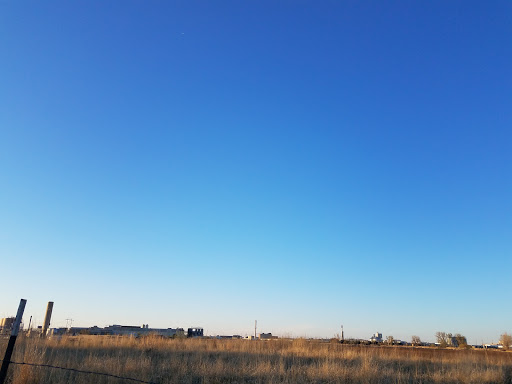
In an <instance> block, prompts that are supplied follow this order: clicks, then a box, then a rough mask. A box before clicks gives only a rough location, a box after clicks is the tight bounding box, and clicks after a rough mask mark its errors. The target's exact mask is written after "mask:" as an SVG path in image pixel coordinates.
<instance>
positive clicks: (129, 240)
mask: <svg viewBox="0 0 512 384" xmlns="http://www.w3.org/2000/svg"><path fill="white" fill-rule="evenodd" d="M0 52H1V58H2V59H1V60H0V84H1V87H0V164H1V165H0V183H1V184H0V186H1V188H0V260H1V262H2V269H1V271H2V280H1V281H2V286H3V287H4V293H5V294H3V295H0V316H2V317H3V316H8V315H12V314H13V313H15V311H16V308H17V304H18V302H19V299H20V298H21V297H23V298H25V299H28V304H27V310H26V317H28V316H30V315H33V316H34V320H35V321H36V322H38V323H41V322H42V320H43V316H44V309H45V305H46V302H47V301H49V300H53V301H55V309H54V318H53V325H55V326H62V325H65V324H66V320H65V319H68V318H72V319H74V325H80V326H91V325H99V326H105V325H109V324H113V323H117V324H132V323H133V324H143V323H149V324H150V326H154V327H176V326H181V327H189V326H203V327H204V328H205V329H206V331H207V332H208V333H209V334H223V333H224V334H225V333H229V334H232V333H238V334H242V335H245V334H250V333H251V332H252V329H253V324H254V320H255V319H258V323H259V326H260V330H261V331H263V332H273V333H276V334H280V335H293V336H323V337H330V336H333V335H334V334H335V333H337V332H339V327H340V324H344V326H345V335H346V336H349V337H369V336H370V335H371V334H372V333H373V332H376V331H380V332H383V333H384V334H385V335H393V336H395V338H402V339H406V340H410V337H411V335H420V336H421V337H422V338H423V339H425V340H433V338H434V333H435V332H436V331H446V332H453V333H455V332H460V333H463V334H465V335H466V336H467V337H468V340H469V341H470V342H481V341H482V340H483V341H492V340H497V339H498V337H499V335H500V334H501V333H502V332H505V331H508V332H511V331H512V328H511V327H512V325H511V324H510V321H509V319H510V318H511V317H512V309H511V308H510V305H508V303H509V301H510V289H511V288H512V282H511V279H510V270H511V267H512V261H511V259H512V258H511V251H512V241H511V240H512V238H511V234H512V201H511V196H512V168H511V164H512V154H511V151H510V148H511V144H512V133H511V129H510V128H511V126H512V114H511V108H510V105H512V76H511V75H512V71H511V67H512V66H511V59H512V3H510V2H509V1H492V2H486V3H484V2H471V1H450V2H446V1H429V2H426V1H425V2H406V1H403V2H402V1H390V2H385V3H383V2H369V1H363V2H361V1H344V2H342V1H322V2H313V1H293V2H292V1H244V2H241V1H218V2H206V1H187V2H184V1H175V2H167V1H149V2H147V1H144V2H143V1H109V2H107V3H105V2H99V1H97V2H91V1H73V2H66V1H45V2H39V1H11V0H4V1H2V2H1V3H0ZM25 320H26V322H28V320H27V319H25Z"/></svg>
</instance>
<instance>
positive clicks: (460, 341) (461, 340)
mask: <svg viewBox="0 0 512 384" xmlns="http://www.w3.org/2000/svg"><path fill="white" fill-rule="evenodd" d="M454 337H455V340H456V341H457V345H456V347H459V348H467V346H468V341H467V340H466V336H462V335H461V334H460V333H456V334H455V336H454Z"/></svg>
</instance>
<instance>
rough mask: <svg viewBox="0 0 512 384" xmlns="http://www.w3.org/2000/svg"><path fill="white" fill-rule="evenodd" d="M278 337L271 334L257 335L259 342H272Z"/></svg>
mask: <svg viewBox="0 0 512 384" xmlns="http://www.w3.org/2000/svg"><path fill="white" fill-rule="evenodd" d="M277 338H278V337H277V336H272V334H271V333H260V334H259V335H258V339H260V340H273V339H277Z"/></svg>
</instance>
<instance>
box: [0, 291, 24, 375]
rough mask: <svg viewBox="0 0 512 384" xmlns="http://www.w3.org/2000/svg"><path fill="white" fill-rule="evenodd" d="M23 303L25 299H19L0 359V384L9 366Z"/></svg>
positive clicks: (21, 315)
mask: <svg viewBox="0 0 512 384" xmlns="http://www.w3.org/2000/svg"><path fill="white" fill-rule="evenodd" d="M25 304H27V300H25V299H21V300H20V305H19V307H18V313H17V314H16V320H15V321H14V325H13V327H12V331H11V337H10V338H9V343H8V344H7V349H6V350H5V356H4V360H3V361H2V368H0V384H4V382H5V378H6V376H7V369H8V368H9V363H10V362H11V356H12V351H13V350H14V344H15V343H16V337H18V332H19V330H20V323H21V318H22V317H23V312H24V311H25Z"/></svg>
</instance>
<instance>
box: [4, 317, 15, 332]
mask: <svg viewBox="0 0 512 384" xmlns="http://www.w3.org/2000/svg"><path fill="white" fill-rule="evenodd" d="M15 321H16V318H15V317H4V318H3V319H0V335H6V334H8V333H10V332H11V330H12V327H13V326H14V322H15Z"/></svg>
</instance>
